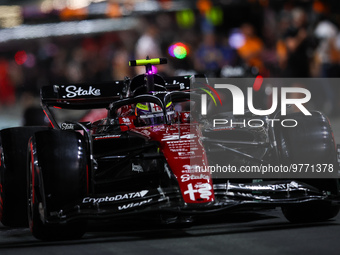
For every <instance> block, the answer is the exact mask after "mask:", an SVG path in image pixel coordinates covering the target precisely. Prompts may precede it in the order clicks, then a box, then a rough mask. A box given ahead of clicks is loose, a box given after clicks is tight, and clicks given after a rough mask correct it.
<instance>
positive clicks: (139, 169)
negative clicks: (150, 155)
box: [132, 163, 144, 173]
mask: <svg viewBox="0 0 340 255" xmlns="http://www.w3.org/2000/svg"><path fill="white" fill-rule="evenodd" d="M132 171H133V172H138V173H142V172H144V170H143V167H142V166H141V165H138V164H134V163H132Z"/></svg>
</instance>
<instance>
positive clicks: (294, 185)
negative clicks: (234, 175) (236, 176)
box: [238, 181, 299, 190]
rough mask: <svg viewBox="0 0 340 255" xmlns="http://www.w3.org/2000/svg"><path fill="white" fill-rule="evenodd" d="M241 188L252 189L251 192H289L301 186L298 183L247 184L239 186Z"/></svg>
mask: <svg viewBox="0 0 340 255" xmlns="http://www.w3.org/2000/svg"><path fill="white" fill-rule="evenodd" d="M238 187H239V188H241V189H250V190H287V189H298V188H299V184H298V183H297V182H294V181H292V182H290V183H277V184H268V185H261V184H256V185H246V184H239V185H238Z"/></svg>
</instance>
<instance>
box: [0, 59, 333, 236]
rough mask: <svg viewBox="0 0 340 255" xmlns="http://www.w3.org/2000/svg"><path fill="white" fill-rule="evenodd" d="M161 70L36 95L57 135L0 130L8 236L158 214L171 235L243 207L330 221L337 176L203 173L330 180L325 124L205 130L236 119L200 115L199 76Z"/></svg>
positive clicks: (0, 212) (1, 209)
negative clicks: (81, 116) (90, 112)
mask: <svg viewBox="0 0 340 255" xmlns="http://www.w3.org/2000/svg"><path fill="white" fill-rule="evenodd" d="M165 63H166V59H163V58H160V59H148V58H147V59H145V60H134V61H130V66H139V65H144V66H146V73H145V74H142V75H138V76H136V77H134V78H133V79H129V78H126V79H125V80H122V81H114V82H111V83H101V84H69V85H53V86H46V87H43V88H42V89H41V103H42V107H43V110H44V112H45V114H46V115H47V116H48V118H49V120H50V122H51V126H52V127H34V126H33V127H17V128H9V129H4V130H1V131H0V156H1V161H0V219H1V222H2V223H3V225H5V226H9V227H14V226H26V225H28V224H29V226H30V229H31V232H32V234H33V235H34V236H35V237H36V238H38V239H41V240H56V239H71V238H80V237H81V236H82V235H83V234H84V233H85V231H86V222H87V221H88V220H100V219H105V220H111V219H112V220H115V219H122V218H128V217H131V216H134V217H136V216H138V215H156V216H159V217H160V219H161V220H162V222H164V223H168V224H170V223H181V222H182V221H185V222H188V221H194V220H195V216H198V215H205V214H209V213H223V212H226V211H228V210H234V209H240V208H260V207H263V208H274V207H282V211H283V213H284V215H285V217H286V218H287V219H288V220H289V221H291V222H308V221H322V220H327V219H330V218H332V217H335V216H336V215H337V213H338V211H339V201H340V200H339V184H338V179H337V178H333V176H332V177H330V178H321V179H315V178H289V179H287V178H281V179H280V178H276V175H275V176H273V177H271V178H270V179H264V178H252V177H251V175H249V177H247V178H244V177H235V176H233V175H228V174H223V175H219V176H215V174H214V173H213V172H212V171H203V168H207V167H208V166H216V165H220V166H227V165H229V166H230V165H232V166H233V167H234V168H236V169H237V170H238V169H240V168H241V167H242V166H262V165H265V164H270V165H272V166H279V165H281V166H282V165H285V166H289V165H292V164H293V165H295V166H296V165H300V166H304V167H305V166H306V165H307V164H308V165H311V166H312V165H313V164H314V165H315V167H317V164H319V165H322V166H324V165H325V166H327V168H328V169H331V170H334V171H333V172H335V173H336V174H337V171H338V164H337V150H336V145H335V142H334V138H333V134H332V131H331V127H330V123H329V122H328V120H327V118H326V117H325V116H324V115H323V114H321V113H319V112H312V115H311V116H305V115H303V114H301V113H293V114H291V115H290V117H289V118H290V119H294V120H296V121H297V123H298V125H297V126H296V127H294V128H284V127H282V126H280V125H278V126H273V125H270V124H269V123H270V122H269V119H270V118H269V117H270V116H262V117H261V121H262V125H258V126H256V125H251V126H248V127H243V126H242V127H240V126H237V125H236V126H233V127H230V126H229V127H228V126H226V125H225V126H223V125H219V126H218V127H214V126H213V125H211V123H212V122H211V120H212V119H219V120H221V119H222V118H225V116H229V117H231V118H233V116H231V115H230V112H219V113H216V114H215V115H209V117H207V116H208V114H207V115H205V114H201V110H195V109H201V106H202V107H203V105H204V104H203V103H202V101H200V100H201V99H204V100H206V99H207V98H206V97H205V96H202V93H208V94H209V95H210V94H212V92H211V91H212V90H213V89H212V90H209V86H207V87H205V89H197V88H195V78H197V77H195V76H180V77H161V76H159V75H157V74H154V73H153V72H152V66H151V65H156V64H165ZM203 79H204V78H203ZM211 100H212V99H211ZM197 102H198V103H197ZM60 108H61V109H71V110H80V109H102V108H106V109H107V117H106V118H104V119H100V120H96V121H93V122H76V121H74V122H72V121H58V120H57V119H56V117H55V113H54V111H56V110H57V109H60ZM216 116H217V117H216ZM249 117H251V115H250V114H249V113H248V112H246V113H245V114H244V116H243V118H249ZM275 118H279V117H277V116H276V117H275ZM314 165H313V166H314ZM197 167H198V168H199V169H201V170H202V171H197V169H195V168H197ZM246 176H247V175H246ZM27 211H28V212H27ZM27 214H28V220H27Z"/></svg>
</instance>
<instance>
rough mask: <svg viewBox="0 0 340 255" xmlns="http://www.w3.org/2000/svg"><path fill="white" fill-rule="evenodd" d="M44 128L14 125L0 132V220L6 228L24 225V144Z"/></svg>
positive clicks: (25, 148)
mask: <svg viewBox="0 0 340 255" xmlns="http://www.w3.org/2000/svg"><path fill="white" fill-rule="evenodd" d="M46 129H48V128H47V127H18V128H8V129H4V130H1V131H0V221H1V222H2V224H3V225H5V226H8V227H27V226H28V220H27V200H26V190H27V185H26V184H27V181H26V162H27V143H28V140H29V138H30V137H31V136H32V135H33V134H34V133H35V132H37V131H41V130H46Z"/></svg>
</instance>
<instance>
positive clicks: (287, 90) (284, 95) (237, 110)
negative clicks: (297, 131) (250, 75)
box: [201, 76, 312, 116]
mask: <svg viewBox="0 0 340 255" xmlns="http://www.w3.org/2000/svg"><path fill="white" fill-rule="evenodd" d="M262 82H263V78H262V77H261V76H258V77H257V78H256V79H255V82H254V84H253V87H248V88H247V98H248V100H247V101H248V102H247V106H248V109H249V111H250V112H251V113H253V114H255V115H258V116H266V115H270V114H272V113H274V112H275V111H276V110H277V108H278V98H279V93H278V92H279V91H278V88H276V87H273V88H272V98H271V101H272V105H271V107H270V108H269V109H256V108H255V107H254V102H253V91H258V90H260V88H261V85H262ZM209 87H210V90H212V91H213V92H214V93H215V95H217V96H218V98H219V100H220V102H221V105H222V101H221V99H220V97H219V95H218V93H217V92H216V90H215V89H227V90H229V91H230V92H231V95H232V98H233V115H244V114H245V96H244V93H243V91H242V90H241V89H240V88H239V87H237V86H236V85H233V84H215V85H214V87H211V86H209ZM204 91H205V92H207V94H208V95H210V96H211V97H212V98H213V96H212V94H211V93H210V92H209V91H207V90H205V89H204ZM292 93H294V94H298V95H299V96H301V97H299V98H288V95H289V94H292ZM280 95H281V115H287V106H288V105H295V106H296V107H297V108H298V109H299V110H300V111H301V112H302V113H303V114H304V115H312V114H311V113H310V112H309V111H308V110H307V109H306V108H305V107H304V106H303V104H304V103H307V102H309V100H310V99H311V93H310V91H309V90H307V89H305V88H298V87H281V88H280ZM213 100H214V102H215V105H216V100H215V99H214V98H213ZM201 114H202V115H207V95H206V94H202V95H201Z"/></svg>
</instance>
